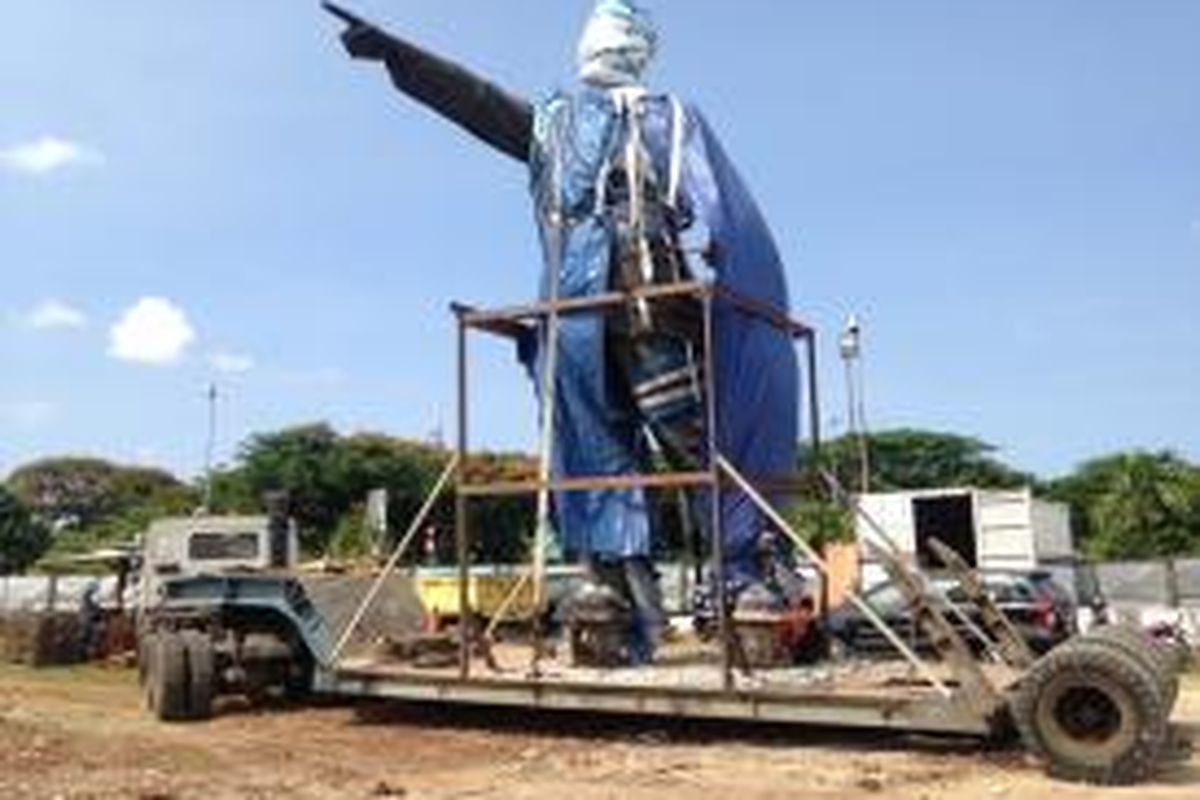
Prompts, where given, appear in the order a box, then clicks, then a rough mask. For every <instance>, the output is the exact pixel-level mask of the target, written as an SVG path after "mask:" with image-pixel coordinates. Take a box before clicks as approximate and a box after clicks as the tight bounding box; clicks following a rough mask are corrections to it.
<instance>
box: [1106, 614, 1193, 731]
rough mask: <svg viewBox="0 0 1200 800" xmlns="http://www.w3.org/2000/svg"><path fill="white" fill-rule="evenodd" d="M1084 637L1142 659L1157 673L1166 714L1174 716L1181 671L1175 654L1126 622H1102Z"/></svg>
mask: <svg viewBox="0 0 1200 800" xmlns="http://www.w3.org/2000/svg"><path fill="white" fill-rule="evenodd" d="M1083 639H1084V641H1088V642H1096V643H1098V644H1102V645H1107V646H1109V647H1113V648H1116V649H1117V650H1120V651H1121V652H1123V653H1125V654H1127V655H1128V656H1129V657H1131V658H1133V659H1135V660H1137V661H1140V662H1141V663H1142V664H1143V666H1145V667H1146V669H1148V670H1150V671H1151V672H1152V673H1153V674H1154V677H1155V679H1156V680H1157V681H1158V686H1159V690H1160V691H1161V692H1162V695H1163V707H1164V709H1165V711H1166V714H1167V716H1168V717H1169V716H1170V715H1171V711H1172V710H1174V708H1175V701H1176V700H1178V699H1179V670H1178V665H1177V663H1176V658H1175V656H1174V654H1172V653H1169V652H1167V651H1166V650H1165V649H1164V648H1163V646H1162V645H1160V644H1159V643H1158V642H1156V641H1154V640H1153V639H1152V638H1151V637H1149V636H1147V635H1146V634H1144V633H1142V632H1141V631H1139V630H1137V629H1135V628H1130V627H1128V626H1125V625H1102V626H1100V627H1098V628H1093V629H1092V630H1090V631H1088V633H1087V635H1086V636H1084V637H1083Z"/></svg>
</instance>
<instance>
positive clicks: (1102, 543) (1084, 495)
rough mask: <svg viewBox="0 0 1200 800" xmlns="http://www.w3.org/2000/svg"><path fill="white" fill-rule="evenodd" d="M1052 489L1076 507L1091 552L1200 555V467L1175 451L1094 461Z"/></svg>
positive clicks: (1080, 536)
mask: <svg viewBox="0 0 1200 800" xmlns="http://www.w3.org/2000/svg"><path fill="white" fill-rule="evenodd" d="M1046 493H1047V495H1049V496H1050V497H1052V498H1055V499H1058V500H1061V501H1063V502H1066V503H1069V504H1070V505H1071V508H1072V512H1073V513H1072V519H1073V524H1074V529H1075V539H1076V546H1077V547H1078V548H1080V549H1082V550H1084V551H1085V552H1086V553H1087V554H1088V555H1090V556H1093V557H1095V558H1101V559H1138V558H1160V557H1173V556H1183V555H1200V468H1198V467H1197V466H1196V465H1194V464H1191V463H1189V462H1188V461H1186V460H1184V459H1183V458H1181V457H1180V456H1178V455H1176V454H1174V453H1170V452H1157V453H1151V452H1144V451H1134V452H1129V453H1118V454H1116V455H1112V456H1108V457H1105V458H1100V459H1096V460H1093V461H1089V462H1087V463H1085V464H1084V465H1083V466H1081V467H1080V468H1079V469H1078V470H1076V471H1075V472H1074V473H1073V474H1071V475H1069V476H1067V477H1065V478H1060V479H1059V480H1056V481H1052V482H1051V483H1049V484H1048V485H1047V487H1046Z"/></svg>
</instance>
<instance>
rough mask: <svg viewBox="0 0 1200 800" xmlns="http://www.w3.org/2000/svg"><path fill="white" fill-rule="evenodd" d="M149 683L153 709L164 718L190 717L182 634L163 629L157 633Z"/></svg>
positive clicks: (167, 719)
mask: <svg viewBox="0 0 1200 800" xmlns="http://www.w3.org/2000/svg"><path fill="white" fill-rule="evenodd" d="M150 647H151V648H152V655H151V669H150V672H149V674H148V676H147V677H148V681H147V682H148V684H149V686H150V691H151V693H152V695H153V698H154V711H155V713H157V714H158V718H159V719H160V720H162V721H163V722H178V721H180V720H185V719H187V718H188V683H189V681H188V663H187V651H186V648H185V647H184V641H183V637H182V636H181V635H180V634H178V633H173V632H166V631H164V632H161V633H158V634H156V635H155V636H154V638H153V641H152V642H151V645H150Z"/></svg>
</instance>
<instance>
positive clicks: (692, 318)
mask: <svg viewBox="0 0 1200 800" xmlns="http://www.w3.org/2000/svg"><path fill="white" fill-rule="evenodd" d="M335 13H339V12H338V11H337V10H335ZM339 15H340V16H342V17H343V19H345V20H346V21H347V22H348V23H349V24H350V27H349V28H348V29H347V31H346V32H345V33H344V34H343V42H344V43H345V45H346V48H347V50H348V51H349V52H350V54H351V55H353V56H354V57H356V58H362V59H368V60H377V61H380V62H382V63H384V64H385V65H386V67H387V69H388V71H389V73H390V74H391V77H392V80H393V82H394V83H395V84H396V86H397V87H398V88H399V89H400V90H401V91H403V92H404V93H405V94H407V95H409V96H411V97H413V98H415V99H416V100H418V101H420V102H422V103H424V104H425V105H428V106H430V107H431V108H433V109H434V110H436V111H438V112H439V113H441V114H442V115H443V116H445V117H447V118H449V119H450V120H452V121H454V122H456V123H457V124H459V125H461V126H463V127H464V128H466V129H467V130H468V131H470V132H471V133H472V134H474V135H475V136H477V137H478V138H480V139H482V140H483V141H485V142H487V143H488V144H490V145H491V146H493V147H494V148H496V149H497V150H499V151H500V152H502V153H505V154H507V155H509V156H511V157H513V158H515V159H517V160H519V161H521V162H523V163H525V164H527V165H528V167H529V171H530V176H531V186H532V192H533V197H534V205H535V210H536V216H537V222H538V225H539V229H540V232H541V241H542V246H543V251H544V261H545V270H544V273H543V277H542V282H541V293H542V296H543V298H568V297H586V296H590V295H597V294H601V293H606V292H611V291H614V290H615V291H626V290H630V289H634V288H638V287H641V286H645V285H650V284H663V283H672V282H677V281H683V280H691V279H693V278H708V277H711V278H712V279H714V280H715V281H716V282H717V283H718V284H720V285H722V286H725V287H728V288H729V289H732V290H734V291H736V292H738V293H740V294H742V295H745V296H747V297H750V298H753V299H756V300H759V301H761V302H763V303H766V304H768V305H770V306H771V307H774V308H777V309H780V310H786V309H787V308H788V292H787V286H786V282H785V277H784V271H783V267H782V264H781V263H780V258H779V254H778V252H777V250H776V247H775V244H774V242H773V240H772V237H771V235H770V232H769V230H768V229H767V226H766V223H765V222H764V220H763V218H762V215H761V214H760V213H759V210H758V208H757V207H756V205H755V203H754V201H753V199H752V198H751V196H750V194H749V192H748V191H747V189H746V187H745V185H744V184H743V182H742V180H741V178H740V177H739V176H738V174H737V171H736V170H735V168H734V167H733V165H732V163H731V162H730V161H729V159H728V158H727V157H726V155H725V153H724V151H723V150H722V148H721V146H720V144H719V142H718V141H717V139H716V137H715V136H714V134H713V132H712V130H711V129H710V128H709V126H708V124H707V123H706V122H705V120H704V118H703V117H702V116H701V115H700V113H699V112H698V111H697V110H696V109H694V108H692V107H690V106H688V105H686V104H684V103H683V102H681V101H680V100H679V99H677V98H676V97H674V96H672V95H663V94H655V93H653V92H650V91H648V90H647V89H646V88H645V85H644V78H645V74H646V71H647V69H648V68H649V66H650V64H651V63H652V61H653V59H654V56H655V51H656V49H657V32H656V30H655V28H654V26H653V24H652V21H651V19H650V17H649V15H648V14H647V13H646V12H645V11H643V10H642V9H641V8H639V7H638V6H637V5H635V4H634V3H633V2H630V1H629V0H602V1H601V2H600V3H599V5H598V6H597V7H596V9H595V11H594V12H593V14H592V16H591V18H590V19H589V20H588V22H587V25H586V27H585V30H584V34H583V37H582V40H581V42H580V46H579V65H578V66H579V77H580V80H581V86H580V87H579V88H578V89H577V90H575V91H571V92H558V93H555V94H553V95H552V96H550V97H548V98H547V99H545V100H544V101H542V102H538V103H530V102H527V101H525V100H522V99H520V98H519V97H516V96H514V95H512V94H509V93H507V92H505V91H504V90H502V89H499V88H498V87H496V86H494V85H492V84H490V83H488V82H487V81H485V80H482V79H481V78H479V77H478V76H476V75H473V74H471V73H470V72H468V71H466V70H464V69H463V68H462V67H460V66H458V65H456V64H453V63H451V62H449V61H446V60H444V59H442V58H439V57H437V56H434V55H432V54H430V53H428V52H425V51H423V50H421V49H419V48H417V47H415V46H413V45H412V44H410V43H408V42H405V41H403V40H401V39H398V38H396V37H394V36H392V35H389V34H387V33H384V32H383V31H381V30H379V29H378V28H376V27H373V26H371V25H370V24H368V23H365V22H362V21H361V20H357V19H355V18H353V17H351V16H349V15H346V14H344V12H341V13H339ZM694 253H703V258H702V259H698V258H693V257H691V254H694ZM546 335H547V334H546V326H543V328H542V333H541V335H540V336H539V337H534V336H531V337H530V341H527V342H525V343H523V346H522V347H521V356H522V360H523V361H524V362H525V364H526V366H527V367H528V368H529V369H530V372H531V374H532V375H534V376H535V378H536V377H537V376H540V375H542V374H543V372H542V370H543V369H544V368H545V359H546V358H547V352H548V351H550V350H552V349H553V348H547V347H546V346H545V345H546V341H545V338H546ZM557 345H558V346H557V352H556V353H555V354H554V361H555V362H556V363H555V369H554V373H555V378H554V380H555V384H554V392H553V398H554V409H553V412H554V418H553V426H552V430H553V434H554V439H553V448H552V453H553V457H552V464H553V472H554V475H555V476H556V477H563V476H569V477H592V476H609V475H628V474H637V473H643V472H646V471H647V468H648V465H649V463H650V461H651V459H652V458H653V457H654V456H656V455H657V456H659V457H660V458H663V459H665V460H666V461H667V462H669V463H671V464H672V465H673V466H675V467H677V468H680V469H702V468H704V467H706V466H707V465H708V459H709V453H708V448H707V436H708V432H707V427H708V426H707V412H706V407H707V406H706V399H707V398H706V397H705V394H706V392H705V385H706V376H705V375H703V374H702V373H703V364H704V361H705V359H704V356H705V354H704V353H703V347H704V337H703V335H702V314H701V310H700V307H699V303H698V301H696V300H692V299H679V298H677V299H673V300H671V301H670V302H665V303H664V302H654V303H649V302H647V303H639V304H631V306H630V307H629V308H628V310H625V311H622V312H620V313H616V314H611V315H608V316H600V315H591V314H589V315H563V316H561V317H559V319H558V340H557ZM714 347H715V352H714V353H713V359H714V363H715V371H716V374H715V376H714V378H715V381H714V383H715V386H716V392H715V393H716V403H717V431H716V440H717V443H718V447H719V449H720V451H721V452H722V454H724V455H725V456H726V457H727V458H729V459H730V460H731V461H732V462H733V463H734V464H736V465H737V466H738V467H739V468H740V469H741V470H742V471H743V472H744V473H745V474H748V475H752V476H761V477H780V476H785V475H789V474H791V473H792V471H793V470H794V467H795V458H796V441H797V405H798V391H799V390H798V385H797V368H796V359H795V351H794V349H793V346H792V342H791V340H790V338H789V337H788V335H787V334H786V333H784V332H781V331H779V330H778V329H776V328H774V327H771V326H770V325H767V324H765V323H763V322H762V321H759V320H757V319H755V318H751V317H748V316H746V315H744V314H741V313H738V312H736V311H735V310H734V309H733V308H732V307H730V306H729V305H727V304H725V303H723V302H718V303H717V306H716V312H715V321H714ZM699 499H700V500H701V501H704V502H707V501H706V500H705V498H699ZM697 505H698V506H702V505H703V503H697ZM554 510H555V522H556V525H555V527H556V529H557V530H558V533H559V537H560V540H561V544H562V547H563V550H564V551H565V552H566V553H567V554H568V555H569V556H572V557H574V558H577V559H579V560H581V561H583V562H585V563H587V564H588V565H589V566H590V567H591V568H592V573H593V575H594V576H595V577H596V578H597V580H599V581H600V582H601V583H603V584H605V585H607V586H610V587H613V588H614V589H615V590H616V591H618V592H619V593H620V594H621V595H622V596H623V597H624V598H625V599H626V600H627V601H628V602H629V603H630V604H631V605H632V607H633V610H634V614H633V618H634V620H635V622H634V625H633V631H632V635H631V647H630V650H631V654H632V657H633V658H634V659H635V660H639V661H640V660H645V659H648V658H650V657H651V655H652V653H653V647H654V644H655V642H656V640H657V638H658V634H659V632H660V630H661V627H662V624H663V615H662V611H661V600H660V597H659V593H658V590H657V586H656V583H657V582H656V579H655V577H654V574H653V567H652V562H651V553H652V540H653V531H652V530H651V522H650V514H649V511H648V505H647V501H646V497H645V495H644V492H643V491H642V490H640V489H619V490H602V491H582V492H571V493H562V494H560V495H559V496H557V497H556V498H555V503H554ZM698 510H699V509H698ZM721 513H722V528H723V539H722V542H723V545H724V552H725V559H726V571H727V575H728V577H729V579H730V582H731V583H732V584H733V585H734V586H735V587H740V586H747V585H750V584H753V583H756V582H758V581H760V580H761V579H762V578H763V577H764V576H762V575H761V574H760V572H761V570H762V569H763V559H762V558H761V551H760V547H759V542H760V537H761V534H762V532H763V527H764V525H763V521H762V519H761V518H760V515H759V514H758V512H757V510H756V509H755V508H754V507H753V506H752V505H751V504H750V503H749V501H748V500H747V499H746V498H745V497H744V496H742V495H740V494H738V493H734V492H726V493H724V494H723V506H722V509H721ZM695 516H696V518H697V519H700V520H707V519H709V518H710V516H711V515H710V514H708V513H699V514H696V515H695Z"/></svg>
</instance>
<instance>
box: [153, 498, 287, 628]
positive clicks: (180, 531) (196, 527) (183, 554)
mask: <svg viewBox="0 0 1200 800" xmlns="http://www.w3.org/2000/svg"><path fill="white" fill-rule="evenodd" d="M141 555H142V564H141V570H140V586H139V590H138V600H139V606H140V607H141V608H143V609H151V608H153V607H154V606H155V605H156V604H158V602H159V601H160V600H161V598H162V587H163V583H164V581H167V580H172V579H177V578H187V577H195V576H199V575H245V574H256V573H269V572H280V571H282V572H290V571H293V570H294V569H295V567H296V564H297V561H298V559H299V546H298V544H297V537H296V531H295V528H294V526H293V525H291V524H289V523H288V522H287V521H286V520H278V521H275V520H274V518H272V517H268V516H210V515H197V516H194V517H175V518H169V519H161V520H156V521H155V522H153V523H152V524H151V525H150V527H149V529H148V530H147V531H146V532H145V534H144V535H143V541H142V553H141Z"/></svg>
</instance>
